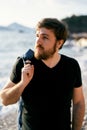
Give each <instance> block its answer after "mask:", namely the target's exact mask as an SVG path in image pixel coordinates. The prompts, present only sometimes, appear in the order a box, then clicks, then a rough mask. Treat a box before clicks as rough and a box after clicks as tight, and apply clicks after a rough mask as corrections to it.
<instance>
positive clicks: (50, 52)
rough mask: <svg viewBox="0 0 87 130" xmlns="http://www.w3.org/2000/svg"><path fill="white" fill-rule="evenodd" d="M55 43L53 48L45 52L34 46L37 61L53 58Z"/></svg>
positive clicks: (40, 47)
mask: <svg viewBox="0 0 87 130" xmlns="http://www.w3.org/2000/svg"><path fill="white" fill-rule="evenodd" d="M56 45H57V44H56V42H55V44H54V46H53V47H52V48H50V49H48V50H45V49H44V47H42V46H41V45H38V46H36V48H35V53H34V56H35V58H36V59H38V60H47V59H49V58H51V57H52V56H53V54H54V53H55V52H56V48H57V47H56Z"/></svg>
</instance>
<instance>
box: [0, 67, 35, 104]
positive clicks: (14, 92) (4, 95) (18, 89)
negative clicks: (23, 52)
mask: <svg viewBox="0 0 87 130" xmlns="http://www.w3.org/2000/svg"><path fill="white" fill-rule="evenodd" d="M33 73H34V66H33V65H30V64H27V65H25V66H24V67H23V68H22V73H21V81H20V82H19V83H18V84H14V83H13V82H11V81H9V82H8V83H7V84H6V85H5V87H4V88H3V89H2V90H1V91H0V98H1V101H2V103H3V104H4V105H10V104H14V103H16V102H17V101H18V100H19V98H20V96H21V94H22V92H23V90H24V89H25V87H26V86H27V85H28V83H29V82H30V81H31V79H32V77H33Z"/></svg>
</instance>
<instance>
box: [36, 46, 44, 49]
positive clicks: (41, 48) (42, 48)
mask: <svg viewBox="0 0 87 130" xmlns="http://www.w3.org/2000/svg"><path fill="white" fill-rule="evenodd" d="M36 48H41V49H44V48H43V47H42V46H41V45H37V46H36Z"/></svg>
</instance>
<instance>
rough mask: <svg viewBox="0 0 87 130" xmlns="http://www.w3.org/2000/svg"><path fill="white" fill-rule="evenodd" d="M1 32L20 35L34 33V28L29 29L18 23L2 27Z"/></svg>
mask: <svg viewBox="0 0 87 130" xmlns="http://www.w3.org/2000/svg"><path fill="white" fill-rule="evenodd" d="M0 30H1V31H18V32H20V33H24V32H26V33H34V30H35V29H34V28H29V27H26V26H24V25H21V24H18V23H12V24H10V25H8V26H0Z"/></svg>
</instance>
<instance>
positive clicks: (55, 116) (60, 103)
mask: <svg viewBox="0 0 87 130" xmlns="http://www.w3.org/2000/svg"><path fill="white" fill-rule="evenodd" d="M66 39H67V29H66V26H65V25H64V24H63V23H62V22H60V21H59V20H57V19H55V18H44V19H42V20H41V21H39V22H38V24H37V26H36V42H35V49H34V57H33V58H32V63H33V64H31V61H29V60H27V61H26V63H25V64H23V60H22V58H18V59H17V61H16V63H15V65H14V67H13V70H12V73H11V76H10V81H9V82H8V83H7V84H6V86H5V87H4V89H2V91H1V92H0V97H1V99H2V103H3V104H4V105H9V104H13V103H16V102H17V101H18V100H19V98H20V96H21V97H22V100H23V103H24V105H23V110H22V130H50V129H53V130H80V129H81V127H82V122H83V118H84V111H85V103H84V96H83V90H82V79H81V70H80V67H79V64H78V62H77V61H76V60H75V59H73V58H70V57H68V56H65V55H63V54H60V53H59V50H60V49H61V48H62V46H63V44H64V43H65V41H66ZM71 105H72V106H71ZM71 107H72V109H71ZM71 110H72V111H71ZM71 114H72V115H71ZM71 118H72V119H71Z"/></svg>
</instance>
